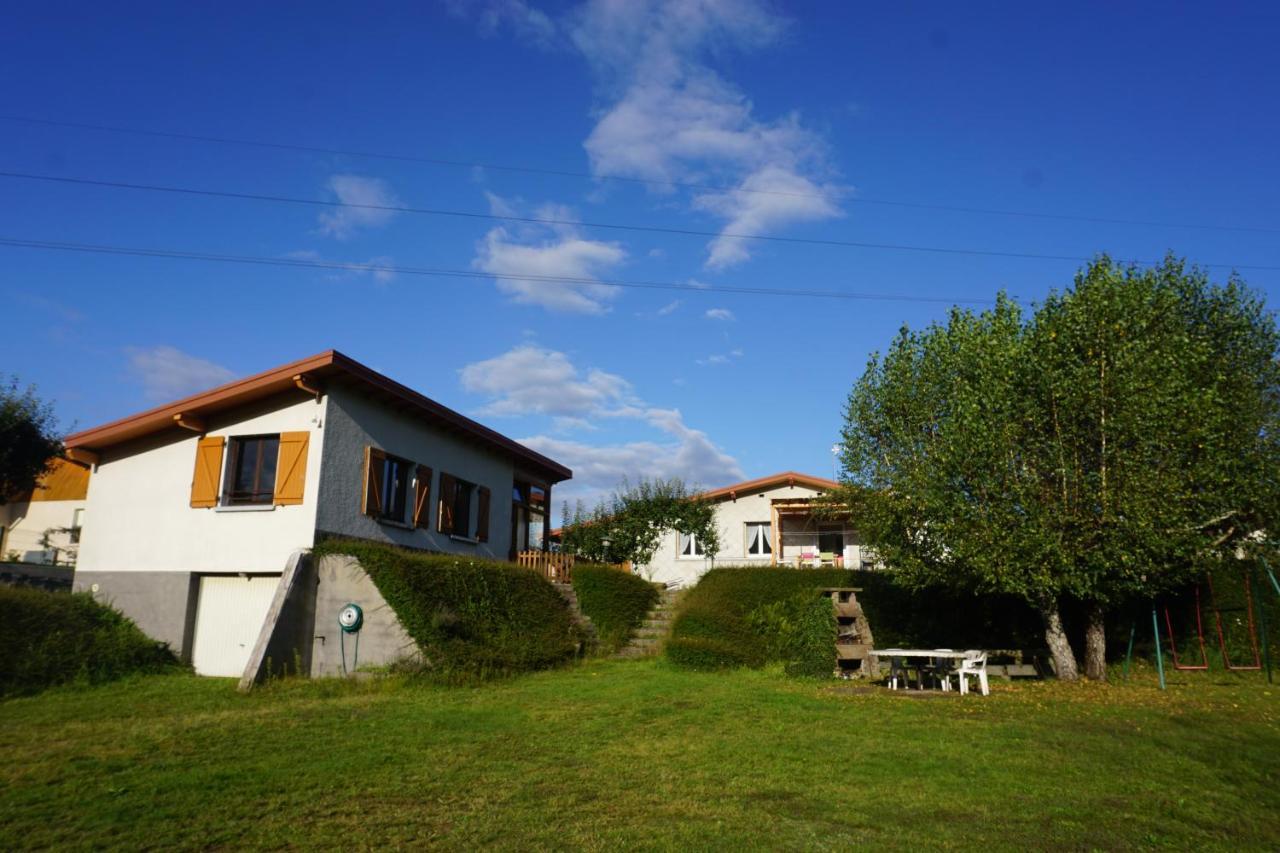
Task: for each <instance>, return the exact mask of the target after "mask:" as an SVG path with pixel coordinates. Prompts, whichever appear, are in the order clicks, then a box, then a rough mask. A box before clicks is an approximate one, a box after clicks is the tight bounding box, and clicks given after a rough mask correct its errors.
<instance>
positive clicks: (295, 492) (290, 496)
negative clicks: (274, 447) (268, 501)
mask: <svg viewBox="0 0 1280 853" xmlns="http://www.w3.org/2000/svg"><path fill="white" fill-rule="evenodd" d="M310 439H311V433H309V432H282V433H280V455H279V458H278V459H277V460H276V494H275V503H276V504H279V505H285V504H300V503H302V491H303V487H304V486H306V482H307V444H308V443H309V442H310Z"/></svg>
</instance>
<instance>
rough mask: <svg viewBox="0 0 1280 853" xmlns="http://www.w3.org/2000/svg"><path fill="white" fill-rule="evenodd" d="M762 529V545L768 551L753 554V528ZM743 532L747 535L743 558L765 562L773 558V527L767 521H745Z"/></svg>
mask: <svg viewBox="0 0 1280 853" xmlns="http://www.w3.org/2000/svg"><path fill="white" fill-rule="evenodd" d="M753 527H758V528H760V534H761V535H760V543H761V544H762V545H763V546H764V547H766V548H767V549H768V550H767V551H760V552H758V553H757V552H753V551H752V550H751V528H753ZM743 531H744V533H745V534H746V536H745V539H744V542H745V545H744V547H743V549H742V553H743V556H744V557H745V558H746V559H759V560H763V559H766V558H771V557H772V556H773V541H772V538H773V525H772V524H770V523H769V522H767V521H745V522H743Z"/></svg>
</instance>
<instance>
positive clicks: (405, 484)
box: [378, 456, 413, 523]
mask: <svg viewBox="0 0 1280 853" xmlns="http://www.w3.org/2000/svg"><path fill="white" fill-rule="evenodd" d="M412 467H413V466H412V464H411V463H410V462H408V461H407V460H405V459H400V458H399V457H396V456H387V457H385V458H384V459H383V460H382V477H381V479H380V480H379V483H380V484H381V486H382V495H381V498H382V499H381V500H380V501H379V506H381V507H382V510H381V512H379V514H378V517H379V518H381V519H382V520H384V521H398V522H401V523H403V522H404V508H405V504H406V502H407V501H408V494H409V469H410V468H412Z"/></svg>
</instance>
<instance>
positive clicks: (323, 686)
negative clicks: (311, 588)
mask: <svg viewBox="0 0 1280 853" xmlns="http://www.w3.org/2000/svg"><path fill="white" fill-rule="evenodd" d="M1278 702H1280V693H1278V692H1277V690H1276V689H1275V688H1270V687H1268V686H1267V685H1266V684H1265V683H1264V681H1263V680H1261V679H1259V678H1257V677H1231V676H1209V677H1207V678H1204V679H1195V678H1190V677H1183V678H1182V679H1181V680H1180V682H1179V683H1178V684H1176V685H1174V686H1173V687H1172V688H1171V689H1170V690H1169V691H1168V692H1167V693H1163V694H1162V693H1160V692H1158V691H1157V690H1156V689H1155V686H1154V684H1153V682H1152V681H1151V680H1150V679H1149V678H1145V677H1144V678H1141V679H1138V680H1136V681H1135V682H1132V683H1129V684H1125V685H1120V686H1101V685H1083V686H1078V685H1076V686H1072V685H1060V684H1056V683H1051V682H1045V683H1021V684H1017V685H1004V684H997V685H995V686H994V692H993V693H992V695H991V696H990V697H988V698H985V699H984V698H982V697H968V698H965V699H959V698H958V697H954V696H949V697H940V698H932V699H921V698H915V697H909V696H905V695H901V694H892V693H889V692H887V691H884V690H880V689H874V690H870V691H869V692H868V691H866V690H865V689H864V688H858V687H856V686H855V685H852V684H844V683H841V684H838V685H835V686H833V685H831V684H826V683H823V684H819V683H816V682H798V681H794V680H788V679H786V678H784V677H783V676H782V675H781V674H780V673H777V672H772V671H764V672H756V671H739V672H732V673H691V672H684V671H680V670H677V669H674V668H672V667H670V666H669V665H666V664H664V663H661V662H625V661H619V662H608V661H600V662H592V663H587V664H584V665H582V666H579V667H575V668H571V669H567V670H561V671H555V672H545V673H540V674H536V675H532V676H527V677H523V678H518V679H514V680H510V681H505V682H501V683H496V684H489V685H486V686H483V687H478V688H442V687H432V686H427V685H423V684H420V683H413V682H406V681H402V680H397V679H386V680H380V681H371V682H363V683H346V682H332V681H331V682H324V683H309V682H284V683H278V684H276V685H274V686H271V687H269V688H267V689H264V690H261V691H259V692H256V693H254V694H252V695H249V696H241V695H238V694H236V693H235V692H234V689H233V687H232V682H230V681H227V680H214V679H198V678H195V677H192V676H185V675H172V676H168V675H166V676H151V677H139V678H136V679H133V680H130V681H125V682H120V683H116V684H111V685H107V686H102V687H97V688H84V689H73V688H68V689H60V690H56V691H51V692H49V693H46V694H43V695H41V696H36V697H31V698H25V699H16V700H11V701H7V702H4V703H0V754H3V756H4V761H3V762H2V763H0V829H2V830H3V832H2V835H0V837H3V838H4V839H5V846H6V847H8V848H15V847H19V848H27V847H73V848H75V847H81V848H84V847H130V848H150V849H155V848H173V847H178V848H206V847H217V848H243V847H290V846H292V847H307V848H313V847H321V846H324V847H338V846H341V847H355V848H370V847H377V846H381V845H400V846H429V845H437V846H441V847H450V848H473V847H477V846H481V845H491V846H495V847H499V848H506V849H522V850H523V849H539V848H543V849H545V848H557V849H565V848H588V849H616V848H649V849H711V848H716V849H743V848H754V849H760V848H769V849H840V850H847V849H850V848H851V847H853V846H854V845H873V846H875V847H878V848H890V849H913V848H921V847H930V848H936V847H952V848H968V849H975V848H986V849H1009V850H1013V849H1091V848H1107V849H1114V848H1130V847H1134V846H1143V847H1156V846H1169V847H1177V848H1191V847H1196V848H1201V849H1204V848H1218V849H1228V848H1232V849H1240V848H1253V849H1267V848H1270V849H1275V848H1276V847H1280V786H1277V781H1280V780H1278V778H1277V776H1278V771H1277V769H1276V768H1277V759H1280V714H1278V713H1277V708H1278V707H1280V705H1278V704H1277V703H1278Z"/></svg>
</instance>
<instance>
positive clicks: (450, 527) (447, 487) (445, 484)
mask: <svg viewBox="0 0 1280 853" xmlns="http://www.w3.org/2000/svg"><path fill="white" fill-rule="evenodd" d="M457 498H458V481H457V480H455V479H454V477H453V475H452V474H446V473H444V472H443V471H441V472H440V518H439V520H438V521H436V530H439V531H440V532H441V533H452V532H453V531H454V524H453V504H454V501H456V500H457Z"/></svg>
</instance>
